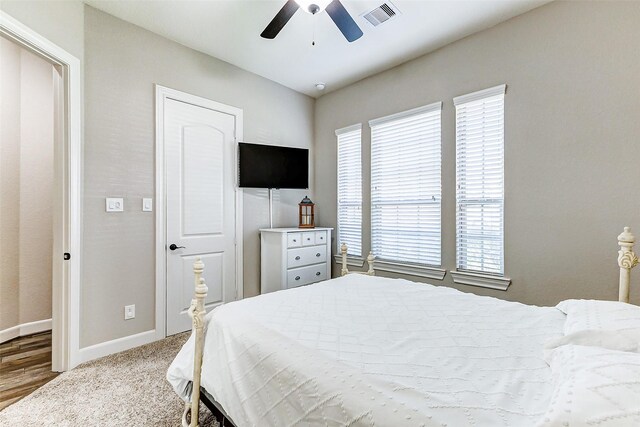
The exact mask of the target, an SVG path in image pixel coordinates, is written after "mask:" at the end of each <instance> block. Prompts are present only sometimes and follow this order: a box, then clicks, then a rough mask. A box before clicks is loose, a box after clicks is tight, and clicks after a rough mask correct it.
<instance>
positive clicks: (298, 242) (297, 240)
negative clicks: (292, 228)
mask: <svg viewBox="0 0 640 427" xmlns="http://www.w3.org/2000/svg"><path fill="white" fill-rule="evenodd" d="M297 246H302V233H287V247H288V248H295V247H297Z"/></svg>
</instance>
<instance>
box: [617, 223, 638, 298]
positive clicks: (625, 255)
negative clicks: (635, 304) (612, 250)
mask: <svg viewBox="0 0 640 427" xmlns="http://www.w3.org/2000/svg"><path fill="white" fill-rule="evenodd" d="M635 241H636V238H635V236H634V235H633V234H632V233H631V229H630V228H629V227H625V228H624V231H623V232H622V234H620V235H619V236H618V245H620V250H619V251H618V265H619V266H620V288H619V294H618V300H619V301H622V302H629V287H630V282H631V269H632V268H633V267H635V266H636V265H638V257H637V256H636V254H635V253H634V252H633V244H634V243H635Z"/></svg>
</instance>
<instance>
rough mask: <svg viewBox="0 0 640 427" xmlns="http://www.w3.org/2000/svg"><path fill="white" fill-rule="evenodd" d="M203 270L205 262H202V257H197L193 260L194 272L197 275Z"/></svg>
mask: <svg viewBox="0 0 640 427" xmlns="http://www.w3.org/2000/svg"><path fill="white" fill-rule="evenodd" d="M203 271H204V263H203V262H202V260H201V259H200V257H197V258H196V260H195V261H194V262H193V272H194V273H195V274H196V276H198V275H199V274H202V272H203Z"/></svg>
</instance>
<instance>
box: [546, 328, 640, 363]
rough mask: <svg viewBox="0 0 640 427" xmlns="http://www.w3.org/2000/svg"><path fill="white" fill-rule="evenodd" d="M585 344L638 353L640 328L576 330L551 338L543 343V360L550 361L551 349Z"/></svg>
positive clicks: (639, 349) (639, 348) (639, 351)
mask: <svg viewBox="0 0 640 427" xmlns="http://www.w3.org/2000/svg"><path fill="white" fill-rule="evenodd" d="M568 344H573V345H585V346H591V347H602V348H606V349H609V350H617V351H633V352H635V353H640V329H627V330H625V331H597V330H596V331H592V330H585V331H578V332H574V333H572V334H569V335H565V336H563V337H558V338H551V339H549V340H548V341H547V342H546V343H545V344H544V360H546V362H547V364H549V363H550V356H551V353H552V351H553V350H555V349H556V348H558V347H560V346H563V345H568Z"/></svg>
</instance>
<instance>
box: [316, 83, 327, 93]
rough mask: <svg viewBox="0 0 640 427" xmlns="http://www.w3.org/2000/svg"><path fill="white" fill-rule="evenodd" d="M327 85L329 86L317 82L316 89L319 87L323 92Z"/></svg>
mask: <svg viewBox="0 0 640 427" xmlns="http://www.w3.org/2000/svg"><path fill="white" fill-rule="evenodd" d="M325 87H327V85H325V84H324V83H322V82H319V83H316V89H318V90H319V91H320V92H322V91H323V90H324V88H325Z"/></svg>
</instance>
